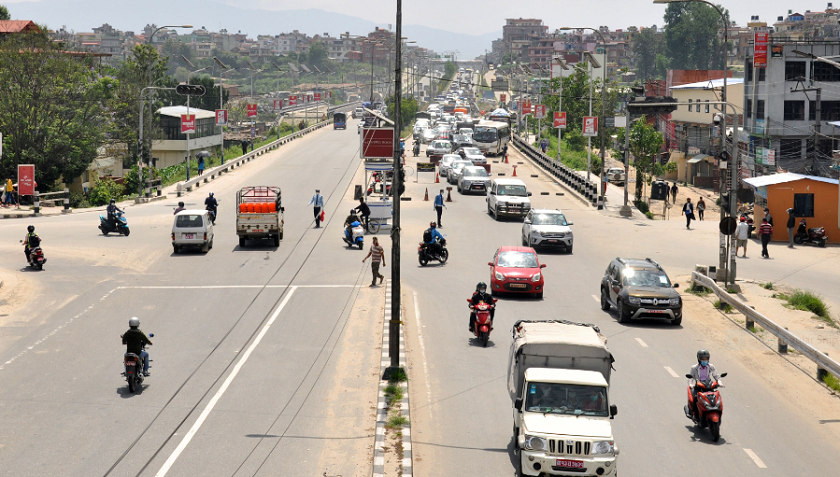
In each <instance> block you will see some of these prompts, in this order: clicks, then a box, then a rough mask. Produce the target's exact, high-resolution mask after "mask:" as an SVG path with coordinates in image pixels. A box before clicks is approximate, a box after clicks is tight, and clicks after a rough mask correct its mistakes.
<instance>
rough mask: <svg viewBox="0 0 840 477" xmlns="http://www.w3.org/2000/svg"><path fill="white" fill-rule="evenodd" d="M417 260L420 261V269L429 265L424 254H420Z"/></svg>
mask: <svg viewBox="0 0 840 477" xmlns="http://www.w3.org/2000/svg"><path fill="white" fill-rule="evenodd" d="M417 258H418V260H419V261H420V266H421V267H425V266H426V265H428V264H429V259H428V258H427V257H426V255H425V254H422V253H421V254H420V255H419V256H418V257H417Z"/></svg>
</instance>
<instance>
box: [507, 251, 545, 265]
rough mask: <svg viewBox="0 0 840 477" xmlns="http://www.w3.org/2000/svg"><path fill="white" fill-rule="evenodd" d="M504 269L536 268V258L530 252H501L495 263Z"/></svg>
mask: <svg viewBox="0 0 840 477" xmlns="http://www.w3.org/2000/svg"><path fill="white" fill-rule="evenodd" d="M497 266H499V267H505V268H537V267H539V265H537V256H536V255H534V254H533V253H531V252H502V253H501V254H500V255H499V261H498V263H497Z"/></svg>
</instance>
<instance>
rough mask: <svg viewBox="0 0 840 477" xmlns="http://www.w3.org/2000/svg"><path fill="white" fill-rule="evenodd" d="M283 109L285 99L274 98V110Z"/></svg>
mask: <svg viewBox="0 0 840 477" xmlns="http://www.w3.org/2000/svg"><path fill="white" fill-rule="evenodd" d="M281 109H283V100H282V99H275V100H274V110H275V111H280V110H281Z"/></svg>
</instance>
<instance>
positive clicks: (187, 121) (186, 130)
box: [181, 114, 195, 134]
mask: <svg viewBox="0 0 840 477" xmlns="http://www.w3.org/2000/svg"><path fill="white" fill-rule="evenodd" d="M192 133H195V114H182V115H181V134H192Z"/></svg>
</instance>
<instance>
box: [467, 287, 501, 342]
mask: <svg viewBox="0 0 840 477" xmlns="http://www.w3.org/2000/svg"><path fill="white" fill-rule="evenodd" d="M497 301H499V300H498V299H496V298H493V303H492V304H487V303H485V302H483V301H480V302H478V304H477V305H473V303H472V299H470V298H467V302H469V304H470V310H474V311H475V323H474V324H473V334H474V335H475V337H476V338H478V339H479V341H481V344H482V345H483V346H484V347H485V348H486V347H487V341H489V340H490V332H491V331H493V322H492V321H491V319H490V309H491V308H492V307H493V306H495V305H496V302H497Z"/></svg>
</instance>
